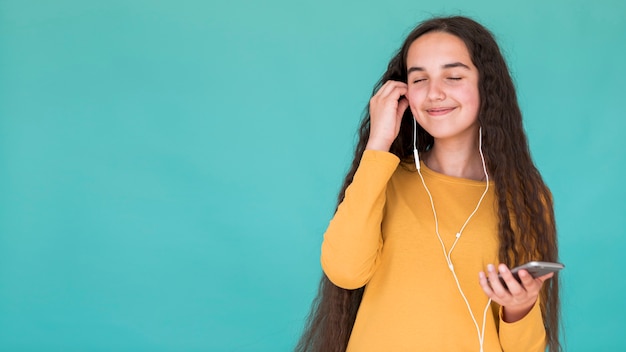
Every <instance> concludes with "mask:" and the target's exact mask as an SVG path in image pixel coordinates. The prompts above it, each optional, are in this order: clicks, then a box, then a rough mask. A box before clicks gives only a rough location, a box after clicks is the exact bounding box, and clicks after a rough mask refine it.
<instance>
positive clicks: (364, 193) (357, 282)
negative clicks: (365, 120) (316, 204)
mask: <svg viewBox="0 0 626 352" xmlns="http://www.w3.org/2000/svg"><path fill="white" fill-rule="evenodd" d="M398 163H399V159H398V157H396V156H395V155H393V154H391V153H388V152H381V151H374V150H366V151H365V152H364V153H363V157H362V158H361V163H360V165H359V168H358V169H357V171H356V173H355V175H354V179H353V181H352V184H350V186H349V187H348V188H347V189H346V195H345V197H344V200H343V201H342V202H341V204H340V205H339V207H338V208H337V212H336V213H335V216H334V217H333V219H332V220H331V222H330V225H329V226H328V229H327V230H326V233H325V234H324V242H323V243H322V255H321V263H322V268H323V269H324V272H325V273H326V275H327V276H328V278H329V279H330V280H331V281H332V282H333V283H334V284H335V285H337V286H339V287H342V288H345V289H356V288H359V287H362V286H364V285H365V284H366V283H367V282H368V281H369V279H370V278H371V277H372V275H373V273H374V271H375V270H376V267H377V266H378V259H379V255H380V252H381V250H382V246H383V240H382V235H381V222H382V219H383V213H384V206H385V191H386V188H387V182H388V181H389V179H390V178H391V175H392V174H393V172H394V171H395V169H396V167H397V166H398Z"/></svg>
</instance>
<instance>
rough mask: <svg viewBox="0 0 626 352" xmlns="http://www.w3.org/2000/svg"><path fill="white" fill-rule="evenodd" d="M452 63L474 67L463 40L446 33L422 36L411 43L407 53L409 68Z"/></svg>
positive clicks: (432, 33)
mask: <svg viewBox="0 0 626 352" xmlns="http://www.w3.org/2000/svg"><path fill="white" fill-rule="evenodd" d="M450 62H462V63H464V64H466V65H467V66H473V65H472V59H471V57H470V54H469V51H468V50H467V46H466V45H465V43H464V42H463V40H461V38H459V37H457V36H455V35H453V34H450V33H446V32H430V33H426V34H424V35H422V36H420V37H419V38H417V39H416V40H415V41H413V43H411V45H410V46H409V51H408V52H407V67H411V66H416V65H417V66H426V65H427V64H433V65H437V66H440V65H443V64H447V63H450Z"/></svg>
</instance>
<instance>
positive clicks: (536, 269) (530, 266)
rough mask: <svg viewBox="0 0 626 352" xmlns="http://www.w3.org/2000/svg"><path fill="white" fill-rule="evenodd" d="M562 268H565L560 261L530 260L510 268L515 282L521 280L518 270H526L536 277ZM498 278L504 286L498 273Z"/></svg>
mask: <svg viewBox="0 0 626 352" xmlns="http://www.w3.org/2000/svg"><path fill="white" fill-rule="evenodd" d="M563 268H565V265H563V264H561V263H552V262H538V261H532V262H528V263H526V264H523V265H520V266H518V267H515V268H513V269H511V274H513V277H514V278H515V280H517V282H521V280H520V278H519V274H518V273H519V271H520V270H526V271H528V273H529V274H530V275H531V276H532V277H533V278H538V277H540V276H543V275H546V274H548V273H555V272H558V271H559V270H561V269H563ZM498 278H500V282H502V284H503V285H505V286H506V284H505V283H504V280H503V279H502V276H500V274H498Z"/></svg>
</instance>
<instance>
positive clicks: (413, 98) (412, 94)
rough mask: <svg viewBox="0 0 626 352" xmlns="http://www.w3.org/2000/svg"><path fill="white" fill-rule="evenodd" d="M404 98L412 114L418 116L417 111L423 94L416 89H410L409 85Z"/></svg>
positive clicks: (422, 99)
mask: <svg viewBox="0 0 626 352" xmlns="http://www.w3.org/2000/svg"><path fill="white" fill-rule="evenodd" d="M406 98H407V99H408V101H409V108H410V109H411V112H412V113H413V116H418V114H419V111H420V106H421V105H422V102H423V101H424V94H422V92H421V91H420V90H418V89H415V88H413V89H411V87H409V90H408V92H407V94H406Z"/></svg>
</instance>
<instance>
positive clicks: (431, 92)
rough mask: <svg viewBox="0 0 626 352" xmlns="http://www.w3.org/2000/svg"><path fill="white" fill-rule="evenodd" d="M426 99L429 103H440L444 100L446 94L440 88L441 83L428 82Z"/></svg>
mask: <svg viewBox="0 0 626 352" xmlns="http://www.w3.org/2000/svg"><path fill="white" fill-rule="evenodd" d="M427 96H428V99H430V100H431V101H440V100H444V99H445V98H446V93H445V92H444V90H443V89H442V87H441V83H439V82H437V81H436V80H434V79H433V80H430V81H429V82H428V95H427Z"/></svg>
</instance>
